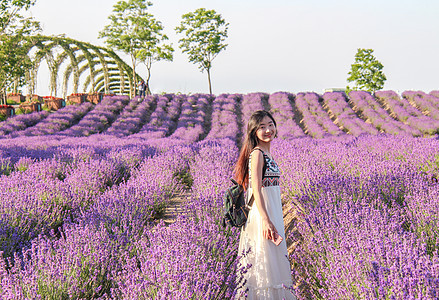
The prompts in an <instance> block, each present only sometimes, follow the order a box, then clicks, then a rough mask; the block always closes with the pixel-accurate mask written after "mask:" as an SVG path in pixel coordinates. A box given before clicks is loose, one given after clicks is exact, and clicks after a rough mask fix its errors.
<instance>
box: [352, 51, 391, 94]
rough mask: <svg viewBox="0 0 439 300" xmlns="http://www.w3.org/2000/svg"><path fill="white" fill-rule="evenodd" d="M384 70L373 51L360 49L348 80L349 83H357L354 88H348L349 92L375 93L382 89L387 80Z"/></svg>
mask: <svg viewBox="0 0 439 300" xmlns="http://www.w3.org/2000/svg"><path fill="white" fill-rule="evenodd" d="M382 69H383V65H382V64H381V63H380V62H379V61H378V60H377V59H376V58H375V56H374V55H373V50H372V49H361V48H359V49H358V50H357V54H355V63H353V64H352V65H351V71H350V72H349V73H348V75H349V77H348V79H347V81H348V82H355V85H354V86H353V87H352V88H351V87H350V86H347V87H346V89H347V92H348V93H349V91H351V90H364V91H369V92H375V91H377V90H380V89H382V88H383V86H384V82H385V81H386V80H387V78H386V75H384V73H383V71H382Z"/></svg>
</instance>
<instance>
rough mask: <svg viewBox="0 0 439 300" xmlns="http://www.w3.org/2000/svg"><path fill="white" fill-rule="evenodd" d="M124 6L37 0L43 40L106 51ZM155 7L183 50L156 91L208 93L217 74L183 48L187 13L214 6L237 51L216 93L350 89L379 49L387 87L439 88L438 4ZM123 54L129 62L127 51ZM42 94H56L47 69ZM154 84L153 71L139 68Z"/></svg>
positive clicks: (225, 60) (189, 1)
mask: <svg viewBox="0 0 439 300" xmlns="http://www.w3.org/2000/svg"><path fill="white" fill-rule="evenodd" d="M116 2H117V1H116V0H75V1H71V0H37V2H36V4H35V5H34V6H33V7H32V8H31V10H30V13H31V15H32V16H33V17H34V18H35V19H36V20H38V21H40V22H41V25H42V28H43V32H42V33H43V34H45V35H59V34H65V35H66V36H67V37H70V38H73V39H77V40H81V41H85V42H89V43H92V44H95V45H99V46H105V43H104V40H103V39H99V38H98V35H99V31H101V30H102V29H103V28H104V26H105V25H108V24H109V20H108V16H109V15H110V14H111V13H112V10H113V5H114V4H115V3H116ZM152 2H153V6H151V7H150V8H149V12H150V13H152V14H153V15H154V16H155V18H157V19H158V20H160V21H161V22H162V24H163V25H164V33H165V34H167V35H168V37H169V42H170V43H172V45H173V47H174V49H175V52H174V59H173V61H172V62H164V61H161V62H157V63H155V64H153V67H152V70H151V80H150V87H151V90H152V92H153V93H162V92H168V93H178V92H180V93H185V94H188V93H208V91H209V89H208V81H207V74H206V73H205V72H204V73H202V72H201V71H200V70H199V69H198V67H197V65H195V64H192V63H190V62H189V61H188V58H187V55H186V54H183V53H182V52H181V50H180V48H179V47H178V39H179V35H177V34H176V33H175V27H177V26H178V25H179V24H180V22H181V16H182V15H183V14H185V13H188V12H192V11H195V10H196V9H198V8H201V7H204V8H206V9H213V10H215V11H216V12H217V13H219V14H221V16H222V17H223V18H224V19H225V20H226V22H228V23H229V30H228V38H227V40H226V42H227V44H228V46H227V48H226V49H225V50H224V51H223V52H221V53H220V54H219V55H218V56H217V57H216V58H215V60H214V61H213V63H212V69H211V77H212V89H213V93H214V94H220V93H250V92H266V93H273V92H277V91H286V92H291V93H298V92H306V91H315V92H317V93H323V91H324V90H325V89H328V88H345V87H346V85H347V84H348V82H347V81H346V79H347V77H348V72H349V70H350V66H351V64H352V63H354V61H355V53H356V52H357V49H358V48H371V49H373V50H374V55H375V57H376V58H377V59H378V60H379V61H380V62H381V63H382V64H383V65H384V68H383V72H384V74H385V75H386V77H387V81H386V82H385V85H384V89H386V90H394V91H397V92H399V93H402V92H403V91H405V90H422V91H425V92H430V91H432V90H439V18H438V17H437V13H438V12H439V1H437V0H416V1H415V0H367V1H363V0H361V1H360V0H344V1H323V0H289V1H288V0H271V1H267V0H265V1H261V0H240V1H237V0H221V1H209V0H207V1H199V0H185V1H181V0H162V1H154V0H152ZM118 54H119V55H120V56H121V57H122V58H123V59H124V60H125V61H126V62H127V63H129V59H128V57H127V56H125V55H124V54H123V53H120V52H118ZM40 68H41V70H40V72H39V77H38V83H37V94H40V95H48V94H49V88H48V86H49V75H48V74H49V73H48V71H47V66H45V64H43V65H42V66H41V67H40ZM137 71H138V73H139V74H140V75H141V76H142V77H144V78H145V77H146V75H147V72H146V68H145V67H144V66H143V65H139V66H138V70H137Z"/></svg>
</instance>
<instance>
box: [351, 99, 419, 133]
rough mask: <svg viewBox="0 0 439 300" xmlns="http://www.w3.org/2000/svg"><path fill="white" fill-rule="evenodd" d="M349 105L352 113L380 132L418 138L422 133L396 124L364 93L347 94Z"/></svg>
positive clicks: (407, 126) (402, 124) (400, 123)
mask: <svg viewBox="0 0 439 300" xmlns="http://www.w3.org/2000/svg"><path fill="white" fill-rule="evenodd" d="M349 103H350V104H351V106H352V108H353V110H354V111H356V112H357V113H358V114H360V115H361V116H362V117H363V119H365V120H366V123H371V124H372V125H373V126H375V127H376V128H377V129H378V130H379V131H380V132H385V133H389V134H394V135H401V134H402V135H405V134H410V135H413V136H420V135H422V133H421V132H420V131H419V130H418V129H416V128H413V127H412V126H409V125H407V124H405V123H402V122H398V121H396V120H395V119H394V118H392V117H391V116H390V115H389V113H388V112H387V111H386V110H385V109H384V108H383V107H382V106H381V105H380V104H379V103H378V102H377V101H376V100H375V98H374V97H373V96H372V95H371V94H370V93H368V92H365V91H351V92H350V93H349Z"/></svg>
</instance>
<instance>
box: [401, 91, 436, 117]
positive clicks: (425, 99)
mask: <svg viewBox="0 0 439 300" xmlns="http://www.w3.org/2000/svg"><path fill="white" fill-rule="evenodd" d="M402 97H403V98H404V99H406V100H407V101H408V102H409V103H410V104H411V105H413V106H414V107H416V108H417V109H418V110H419V111H421V112H422V113H423V114H425V115H426V116H430V117H432V118H433V119H435V120H439V101H437V100H438V99H437V98H436V97H434V96H432V95H429V94H426V93H424V92H421V91H418V92H415V91H405V92H403V93H402Z"/></svg>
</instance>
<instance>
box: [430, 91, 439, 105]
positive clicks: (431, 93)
mask: <svg viewBox="0 0 439 300" xmlns="http://www.w3.org/2000/svg"><path fill="white" fill-rule="evenodd" d="M430 95H432V96H433V97H436V98H437V100H436V101H437V102H436V103H439V91H431V92H430Z"/></svg>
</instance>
